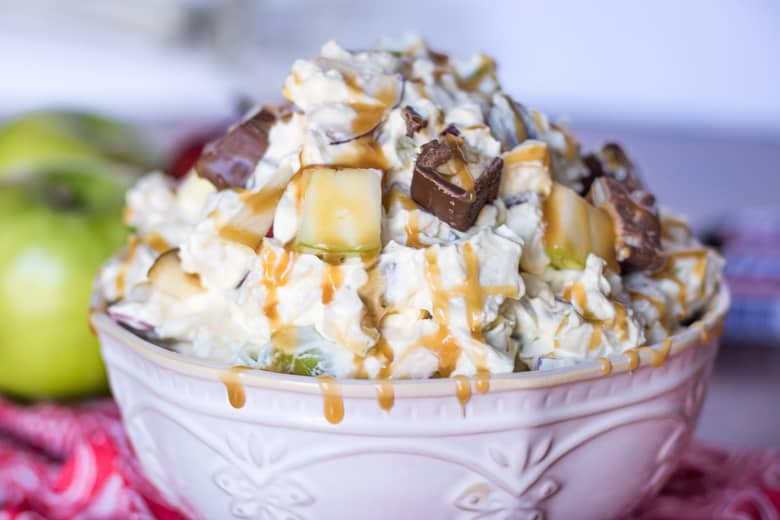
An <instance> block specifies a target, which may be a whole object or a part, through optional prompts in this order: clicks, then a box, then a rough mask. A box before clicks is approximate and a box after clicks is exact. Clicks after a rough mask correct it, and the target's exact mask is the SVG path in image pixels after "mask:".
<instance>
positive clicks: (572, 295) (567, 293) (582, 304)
mask: <svg viewBox="0 0 780 520" xmlns="http://www.w3.org/2000/svg"><path fill="white" fill-rule="evenodd" d="M563 298H564V299H566V300H569V301H570V302H573V303H575V304H576V305H577V306H578V307H579V308H580V309H582V312H583V314H588V311H587V309H588V293H587V291H586V290H585V286H584V285H583V284H582V282H577V283H575V284H572V285H570V286H568V287H566V289H564V290H563ZM585 317H587V316H585Z"/></svg>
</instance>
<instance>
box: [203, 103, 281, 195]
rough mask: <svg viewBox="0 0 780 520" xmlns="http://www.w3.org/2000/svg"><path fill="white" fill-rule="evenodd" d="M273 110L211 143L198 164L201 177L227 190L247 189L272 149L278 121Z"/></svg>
mask: <svg viewBox="0 0 780 520" xmlns="http://www.w3.org/2000/svg"><path fill="white" fill-rule="evenodd" d="M276 119H277V115H276V112H275V111H274V110H273V109H270V108H266V107H263V108H262V109H261V110H260V111H259V112H258V113H256V114H255V115H253V116H252V117H250V118H249V119H247V120H246V121H244V122H242V123H239V124H238V125H236V126H234V127H232V128H230V129H229V130H228V131H227V133H226V134H225V135H223V136H222V137H220V138H219V139H217V140H215V141H211V142H210V143H208V144H207V145H206V146H205V148H204V149H203V153H202V154H201V156H200V159H198V162H197V164H196V165H195V170H196V171H197V172H198V175H200V176H201V177H203V178H204V179H208V180H210V181H211V182H212V184H214V186H216V187H217V189H220V190H224V189H226V188H231V187H244V186H246V181H247V180H248V179H249V177H250V176H251V175H252V173H253V172H254V171H255V167H256V166H257V163H258V162H259V161H260V159H262V158H263V155H264V154H265V151H266V149H267V148H268V132H269V131H270V130H271V127H272V126H273V124H274V123H275V122H276Z"/></svg>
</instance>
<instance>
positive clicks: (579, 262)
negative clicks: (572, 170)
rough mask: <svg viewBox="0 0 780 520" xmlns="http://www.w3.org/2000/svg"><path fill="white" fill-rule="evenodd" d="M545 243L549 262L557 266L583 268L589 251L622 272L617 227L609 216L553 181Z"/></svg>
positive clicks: (545, 208) (546, 212) (546, 203)
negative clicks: (618, 259)
mask: <svg viewBox="0 0 780 520" xmlns="http://www.w3.org/2000/svg"><path fill="white" fill-rule="evenodd" d="M543 211H544V221H545V230H544V244H545V249H546V250H547V256H549V257H550V263H551V264H552V265H553V267H556V268H558V269H584V267H585V261H586V260H587V258H588V255H589V254H590V253H594V254H596V255H597V256H599V257H601V258H603V259H604V260H606V262H607V264H608V265H609V267H610V268H612V269H613V270H615V271H618V272H619V267H618V264H617V261H616V260H615V252H614V241H615V237H614V230H613V226H612V221H611V219H610V217H609V215H608V214H607V213H606V212H605V211H604V210H602V209H599V208H596V207H594V206H593V205H592V204H590V203H589V202H588V201H587V200H586V199H584V198H583V197H581V196H580V195H578V194H577V193H576V192H575V191H574V190H572V189H570V188H567V187H566V186H563V185H562V184H558V183H553V188H552V191H551V192H550V195H549V196H548V197H547V198H546V199H545V201H544V205H543Z"/></svg>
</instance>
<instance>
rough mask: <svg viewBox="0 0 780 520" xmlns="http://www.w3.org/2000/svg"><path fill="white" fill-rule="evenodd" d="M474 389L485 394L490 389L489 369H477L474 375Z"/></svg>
mask: <svg viewBox="0 0 780 520" xmlns="http://www.w3.org/2000/svg"><path fill="white" fill-rule="evenodd" d="M474 389H475V390H476V391H477V393H478V394H486V393H488V392H489V391H490V371H489V370H487V369H477V373H476V374H475V375H474Z"/></svg>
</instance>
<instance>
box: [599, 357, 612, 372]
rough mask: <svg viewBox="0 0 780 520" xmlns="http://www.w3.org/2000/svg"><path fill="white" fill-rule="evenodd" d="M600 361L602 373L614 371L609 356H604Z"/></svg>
mask: <svg viewBox="0 0 780 520" xmlns="http://www.w3.org/2000/svg"><path fill="white" fill-rule="evenodd" d="M598 362H599V363H600V364H601V375H604V376H607V375H609V374H610V373H611V372H612V362H611V361H610V360H609V359H608V358H605V357H603V356H602V357H600V358H598Z"/></svg>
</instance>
